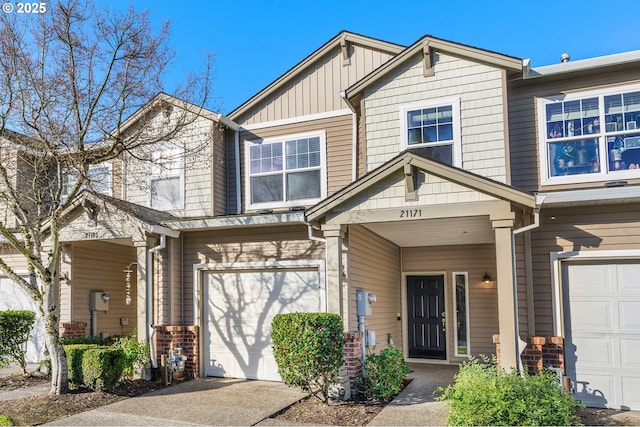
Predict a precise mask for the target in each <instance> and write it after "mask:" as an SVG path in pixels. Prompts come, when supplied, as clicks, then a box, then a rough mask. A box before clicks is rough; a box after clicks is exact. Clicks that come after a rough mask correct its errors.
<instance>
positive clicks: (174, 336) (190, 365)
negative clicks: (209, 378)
mask: <svg viewBox="0 0 640 427" xmlns="http://www.w3.org/2000/svg"><path fill="white" fill-rule="evenodd" d="M155 329H156V332H155V334H154V337H153V343H154V345H155V348H156V359H157V362H158V366H160V357H161V355H163V354H168V353H169V349H171V348H175V347H180V348H182V354H183V355H185V356H187V360H186V361H185V368H184V370H185V372H184V373H185V376H186V377H188V378H197V377H199V376H200V364H199V360H200V358H199V354H198V351H199V348H200V345H199V334H198V327H197V326H156V328H155Z"/></svg>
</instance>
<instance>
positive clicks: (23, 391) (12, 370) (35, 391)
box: [0, 363, 51, 400]
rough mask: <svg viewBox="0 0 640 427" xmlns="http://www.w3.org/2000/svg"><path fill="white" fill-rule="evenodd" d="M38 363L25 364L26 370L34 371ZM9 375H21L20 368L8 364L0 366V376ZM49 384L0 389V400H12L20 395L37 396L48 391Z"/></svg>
mask: <svg viewBox="0 0 640 427" xmlns="http://www.w3.org/2000/svg"><path fill="white" fill-rule="evenodd" d="M39 366H40V365H38V364H37V363H32V364H28V365H27V372H35V371H36V370H37V369H38V368H39ZM9 375H22V370H21V369H20V368H19V367H17V366H9V367H6V368H0V378H4V377H8V376H9ZM50 388H51V385H49V384H41V385H36V386H33V387H24V388H19V389H17V390H11V391H0V400H12V399H20V398H22V397H30V396H37V395H39V394H46V393H48V392H49V389H50Z"/></svg>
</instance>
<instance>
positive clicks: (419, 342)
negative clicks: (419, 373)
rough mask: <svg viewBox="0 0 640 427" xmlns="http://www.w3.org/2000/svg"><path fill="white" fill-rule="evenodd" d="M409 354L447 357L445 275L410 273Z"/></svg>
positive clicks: (437, 357) (408, 290)
mask: <svg viewBox="0 0 640 427" xmlns="http://www.w3.org/2000/svg"><path fill="white" fill-rule="evenodd" d="M407 312H408V313H407V331H408V332H409V357H416V358H424V359H446V358H447V340H446V336H445V323H444V316H445V309H444V276H407Z"/></svg>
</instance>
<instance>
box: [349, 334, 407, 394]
mask: <svg viewBox="0 0 640 427" xmlns="http://www.w3.org/2000/svg"><path fill="white" fill-rule="evenodd" d="M363 368H364V377H359V378H356V387H357V389H358V391H359V392H360V393H362V394H363V395H364V396H366V397H367V398H369V399H376V400H389V399H391V398H392V397H394V396H396V395H397V394H398V393H400V391H401V390H402V386H403V384H404V379H405V378H406V376H407V374H408V373H409V367H408V366H407V363H406V362H405V361H404V355H403V354H402V350H400V349H399V348H398V347H396V346H393V345H391V346H389V347H387V348H385V349H384V350H382V351H381V352H380V354H370V355H368V356H367V357H366V359H365V362H364V365H363Z"/></svg>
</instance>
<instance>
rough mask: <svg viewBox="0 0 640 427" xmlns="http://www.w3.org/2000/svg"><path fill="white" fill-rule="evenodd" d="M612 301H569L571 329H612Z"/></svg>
mask: <svg viewBox="0 0 640 427" xmlns="http://www.w3.org/2000/svg"><path fill="white" fill-rule="evenodd" d="M611 313H612V303H611V302H610V301H591V300H588V301H585V300H581V299H574V300H572V301H571V323H572V325H573V328H574V329H573V330H574V331H576V332H578V331H585V330H589V331H600V332H609V331H611V329H612V316H611Z"/></svg>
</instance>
